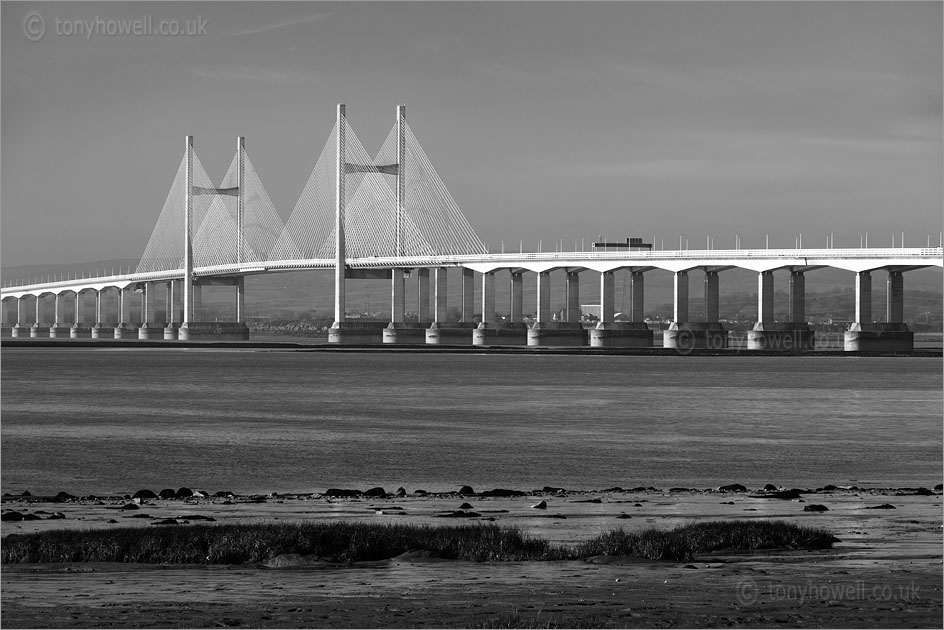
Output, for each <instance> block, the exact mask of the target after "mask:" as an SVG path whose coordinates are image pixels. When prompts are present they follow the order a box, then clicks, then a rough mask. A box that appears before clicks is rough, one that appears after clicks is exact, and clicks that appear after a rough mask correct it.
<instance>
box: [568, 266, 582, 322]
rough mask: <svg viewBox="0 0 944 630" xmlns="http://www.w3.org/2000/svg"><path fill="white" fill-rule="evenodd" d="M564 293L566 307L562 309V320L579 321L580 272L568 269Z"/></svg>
mask: <svg viewBox="0 0 944 630" xmlns="http://www.w3.org/2000/svg"><path fill="white" fill-rule="evenodd" d="M564 294H565V297H566V307H565V310H564V321H565V322H569V323H572V324H579V323H580V272H579V271H568V272H567V276H566V280H565V284H564Z"/></svg>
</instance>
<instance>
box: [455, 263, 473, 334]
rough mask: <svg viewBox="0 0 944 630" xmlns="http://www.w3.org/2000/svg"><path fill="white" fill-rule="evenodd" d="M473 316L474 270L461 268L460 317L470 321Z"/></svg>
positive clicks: (464, 320)
mask: <svg viewBox="0 0 944 630" xmlns="http://www.w3.org/2000/svg"><path fill="white" fill-rule="evenodd" d="M474 316H475V272H474V271H472V270H471V269H466V268H465V267H463V268H462V319H461V320H459V321H463V322H471V321H472V320H473V319H474Z"/></svg>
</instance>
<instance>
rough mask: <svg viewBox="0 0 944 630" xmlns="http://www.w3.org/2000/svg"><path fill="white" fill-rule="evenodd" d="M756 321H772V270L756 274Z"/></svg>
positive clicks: (764, 322)
mask: <svg viewBox="0 0 944 630" xmlns="http://www.w3.org/2000/svg"><path fill="white" fill-rule="evenodd" d="M757 321H758V323H761V324H771V323H773V321H774V272H772V271H762V272H760V273H759V274H757Z"/></svg>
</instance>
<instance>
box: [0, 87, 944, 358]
mask: <svg viewBox="0 0 944 630" xmlns="http://www.w3.org/2000/svg"><path fill="white" fill-rule="evenodd" d="M345 114H346V112H345V106H344V105H339V106H338V112H337V122H336V124H335V126H334V128H333V130H332V131H331V133H330V135H329V137H328V139H327V141H326V142H325V145H324V149H323V150H322V152H321V154H320V155H319V157H318V159H317V161H316V163H315V166H314V168H313V170H312V172H311V175H310V177H309V179H308V182H307V184H306V186H305V188H304V190H303V191H302V194H301V196H300V197H299V199H298V202H297V203H296V204H295V207H294V209H293V211H292V213H291V215H290V216H289V218H288V220H287V221H285V222H284V223H283V222H282V220H281V218H280V216H279V214H278V212H277V211H276V209H275V207H274V205H273V204H272V201H271V200H270V198H269V195H268V193H267V192H266V190H265V187H264V186H263V185H262V182H261V180H260V178H259V175H258V174H257V172H256V170H255V168H254V167H253V165H252V162H251V161H250V159H249V156H248V153H247V151H246V145H245V141H244V139H243V138H238V139H237V150H236V154H235V156H234V157H233V160H232V162H231V164H230V167H229V169H228V170H227V172H226V174H225V175H224V177H223V179H222V181H221V182H220V183H219V185H214V184H213V183H212V181H211V180H210V178H209V177H208V176H207V173H206V171H205V169H204V168H203V165H202V163H201V162H200V160H199V158H198V157H197V154H196V152H195V151H194V148H193V138H192V137H191V136H187V138H186V145H185V152H184V156H183V158H182V159H181V162H180V164H179V166H178V169H177V172H176V175H175V177H174V180H173V183H172V185H171V188H170V191H169V193H168V195H167V198H166V200H165V202H164V205H163V207H162V209H161V212H160V214H159V216H158V219H157V223H156V225H155V227H154V230H153V232H152V234H151V237H150V240H149V241H148V244H147V246H146V248H145V250H144V253H143V255H142V257H141V260H140V262H139V263H138V265H137V268H136V269H135V270H134V271H133V272H129V273H126V274H118V275H112V276H107V277H97V278H68V279H65V280H57V281H54V282H45V283H35V284H17V283H13V284H12V285H11V286H4V287H3V288H2V298H3V324H4V326H9V327H10V334H12V335H13V336H15V337H26V336H29V337H42V336H50V337H83V336H90V337H93V338H109V337H114V338H140V339H155V338H157V339H183V340H189V339H201V338H206V339H232V338H236V339H246V338H248V329H247V328H246V326H245V324H244V314H245V308H244V306H245V282H244V280H245V277H246V276H247V275H250V274H260V273H277V272H285V271H298V270H305V269H333V270H334V275H335V323H334V325H333V327H332V329H331V333H330V335H329V340H330V341H332V342H334V343H374V342H376V343H380V342H381V341H382V342H385V343H462V344H466V345H468V344H477V345H490V344H525V343H527V344H528V345H593V346H635V347H645V346H649V345H652V331H650V330H649V328H648V326H646V324H645V322H644V315H643V310H644V309H643V307H644V295H645V292H644V274H645V272H647V271H651V270H653V269H661V270H666V271H670V272H672V273H673V274H674V280H673V296H674V312H673V324H672V326H671V327H670V329H669V330H668V331H665V339H664V343H665V345H667V346H670V347H678V348H680V349H686V348H694V347H707V348H724V347H727V335H726V333H725V331H724V329H723V327H722V326H721V324H720V323H719V322H718V286H719V274H720V273H721V272H723V271H725V270H729V269H735V268H739V269H749V270H752V271H755V272H757V274H758V285H757V287H758V321H757V324H756V325H755V327H754V330H753V331H751V334H750V335H749V336H748V342H749V347H754V348H769V347H772V346H776V347H782V348H789V349H792V348H812V347H814V343H815V342H814V334H813V332H812V330H811V329H810V327H809V326H808V324H807V323H806V320H805V311H804V287H805V281H804V278H805V276H804V274H805V273H806V272H809V271H813V270H815V269H819V268H824V267H833V268H839V269H844V270H848V271H852V272H855V274H856V280H855V283H856V305H855V309H856V316H855V318H856V321H855V323H853V324H852V326H851V327H850V330H849V331H847V333H846V335H845V336H846V344H845V345H846V348H847V349H852V350H859V349H874V350H891V351H898V350H908V349H911V348H913V335H912V333H910V332H909V331H908V330H907V327H906V326H905V325H904V324H903V322H902V311H903V295H904V280H903V274H904V273H905V272H907V271H911V270H914V269H920V268H924V267H929V266H936V267H944V256H942V251H944V250H942V248H941V247H924V248H904V247H900V248H887V249H878V248H868V247H865V248H859V249H831V248H827V249H802V248H799V247H798V248H795V249H760V250H758V249H754V250H751V249H735V250H714V249H709V250H687V249H686V250H682V249H679V250H674V251H652V250H651V249H648V250H646V249H642V248H640V247H631V244H630V243H628V242H627V243H626V245H625V246H624V247H623V246H621V247H602V248H594V250H593V251H590V252H585V251H580V252H578V251H573V252H565V251H557V252H553V253H552V252H546V253H543V252H538V253H533V252H529V253H526V252H519V253H504V252H503V253H490V252H489V251H488V248H487V247H486V245H485V244H484V243H483V242H482V240H481V239H480V238H479V237H478V236H477V235H476V233H475V231H474V230H473V229H472V227H471V225H470V224H469V222H468V221H467V220H466V218H465V217H464V216H463V214H462V212H461V211H460V209H459V207H458V205H457V204H456V202H455V200H454V199H453V198H452V195H450V193H449V191H448V189H447V188H446V186H445V184H444V183H443V181H442V179H441V178H440V177H439V175H438V173H437V172H436V170H435V168H434V167H433V165H432V163H431V162H430V160H429V158H428V157H427V155H426V153H425V152H424V151H423V148H422V147H421V145H420V144H419V142H418V141H417V139H416V136H415V135H414V134H413V132H412V130H411V129H410V127H409V125H408V124H407V122H406V108H405V107H404V106H398V107H397V115H396V120H395V124H394V126H393V128H392V129H391V131H390V133H389V135H388V136H387V139H386V141H385V142H384V143H383V145H382V147H381V149H380V150H379V151H378V152H377V154H376V155H375V156H374V157H373V158H371V157H370V155H369V154H368V153H367V151H366V150H365V149H364V147H363V145H362V144H361V143H360V141H359V140H358V138H357V136H356V135H355V133H354V130H353V129H352V128H351V126H350V124H349V123H348V121H347V117H346V115H345ZM448 268H454V269H456V268H457V269H460V270H461V275H460V277H461V283H462V291H461V296H462V297H461V309H460V310H461V313H462V317H461V321H460V322H459V323H447V322H446V321H445V313H446V283H447V269H448ZM560 269H563V270H565V271H566V276H565V277H566V280H565V286H564V287H563V289H564V294H565V299H564V301H565V303H566V307H565V309H564V310H563V312H562V313H561V314H560V316H557V315H556V314H552V313H551V307H550V304H551V286H550V272H551V271H553V270H560ZM621 269H622V270H629V271H630V272H631V275H630V283H631V288H630V294H631V308H630V309H629V311H630V312H629V313H627V314H626V317H623V318H621V321H616V320H615V318H614V315H615V309H614V306H615V303H614V279H613V272H614V271H616V270H621ZM775 270H787V271H789V274H790V276H789V289H790V290H789V318H788V319H789V321H787V322H776V321H774V317H773V312H774V309H773V306H774V301H773V295H774V277H773V272H774V271H775ZM504 271H507V272H508V273H509V276H510V303H509V305H508V308H507V311H508V312H510V317H509V319H508V321H507V322H502V323H499V319H498V318H497V316H496V308H495V307H496V305H495V274H496V272H504ZM587 271H591V272H596V273H597V274H599V283H600V321H599V324H597V326H596V327H595V328H594V329H592V330H585V329H584V326H583V325H582V324H581V322H580V290H579V287H580V274H581V273H582V272H587ZM692 271H701V272H704V282H705V291H704V295H705V297H704V300H705V304H704V313H705V321H699V322H692V321H689V304H688V293H689V291H688V285H689V273H690V272H692ZM877 271H886V272H887V273H888V276H887V284H888V292H887V298H886V304H885V309H884V310H885V313H884V315H885V316H884V318H880V317H873V315H877V314H878V313H877V312H876V313H874V314H873V309H872V300H871V286H872V274H873V273H874V272H877ZM525 272H530V273H533V274H536V276H537V304H536V305H535V308H534V309H529V312H534V313H535V314H536V315H535V317H534V318H533V321H531V322H530V324H529V325H526V324H525V323H524V321H523V319H524V313H525V310H524V305H523V290H522V287H523V284H522V283H523V274H524V273H525ZM414 273H415V275H416V282H417V294H418V304H417V308H416V312H417V313H418V315H419V323H407V322H406V321H405V311H406V304H405V281H406V279H407V278H409V277H412V276H413V274H414ZM476 273H478V274H479V275H480V279H479V281H480V282H481V290H480V292H479V295H480V299H481V303H480V304H473V298H474V296H475V285H476V278H475V274H476ZM431 274H432V278H431ZM360 278H386V279H389V280H390V282H391V321H390V322H389V323H376V322H372V323H361V322H358V321H352V320H350V319H349V318H348V317H347V314H346V309H345V295H346V292H345V287H346V283H347V282H348V281H350V280H356V279H360ZM220 284H222V285H232V286H234V287H235V292H236V298H235V300H234V302H235V305H234V311H235V313H234V316H233V318H232V321H229V322H206V321H201V317H200V313H201V289H202V287H205V286H213V285H220ZM135 293H140V309H139V312H138V319H139V321H135V322H132V321H131V318H132V315H131V313H132V308H131V306H132V300H133V297H132V296H133V294H135ZM89 296H94V298H95V315H94V319H95V321H94V323H93V322H86V321H85V320H86V319H87V315H88V314H87V312H86V311H87V305H86V304H84V303H83V301H84V300H85V299H86V298H87V297H89ZM158 297H163V299H164V302H165V308H164V313H165V314H166V315H165V319H167V320H168V321H162V322H157V321H154V313H155V304H156V302H157V299H158ZM30 301H31V302H32V307H33V308H32V309H30V308H29V307H28V302H30ZM47 302H52V304H50V306H53V311H54V315H53V317H52V318H47V311H48V310H49V309H48V308H44V306H46V305H47V304H46V303H47ZM476 310H480V313H481V321H480V322H475V321H473V314H474V312H475V311H476ZM14 312H15V322H16V323H15V324H13V322H12V321H11V320H12V319H13V318H14ZM50 319H54V320H55V321H53V322H50V321H49V320H50ZM875 319H883V320H884V321H882V322H876V321H874V320H875ZM5 330H6V329H5Z"/></svg>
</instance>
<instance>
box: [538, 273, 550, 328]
mask: <svg viewBox="0 0 944 630" xmlns="http://www.w3.org/2000/svg"><path fill="white" fill-rule="evenodd" d="M537 321H538V322H549V321H551V273H550V272H549V271H542V272H540V273H538V304H537Z"/></svg>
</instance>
